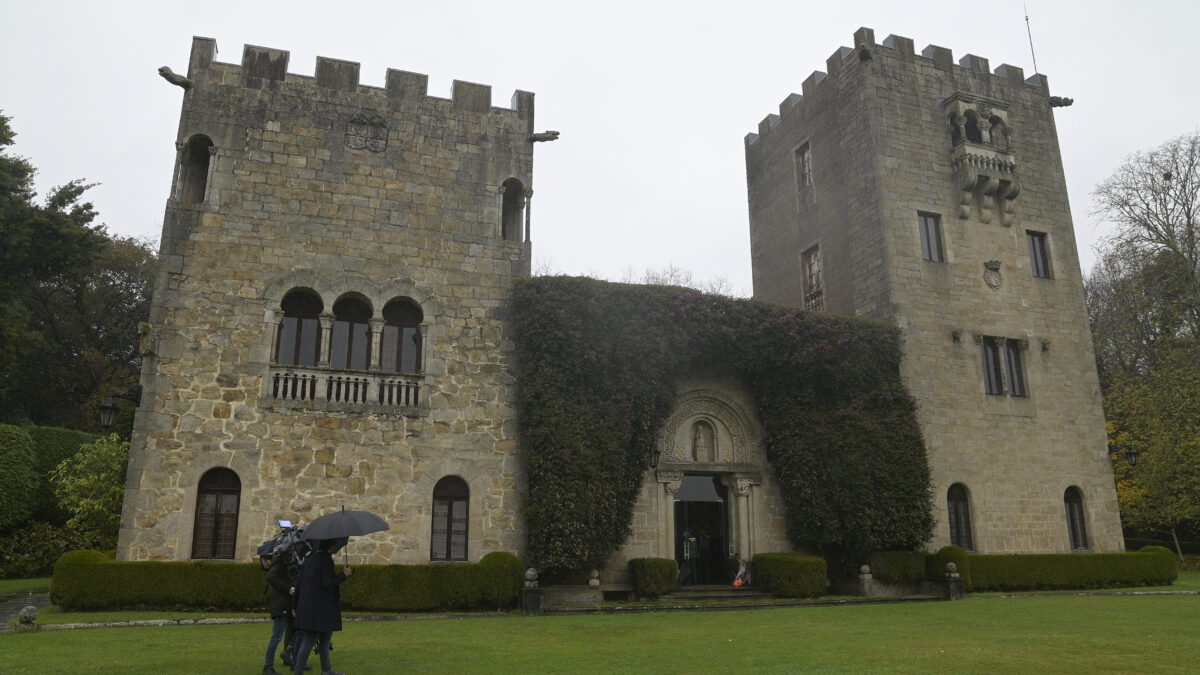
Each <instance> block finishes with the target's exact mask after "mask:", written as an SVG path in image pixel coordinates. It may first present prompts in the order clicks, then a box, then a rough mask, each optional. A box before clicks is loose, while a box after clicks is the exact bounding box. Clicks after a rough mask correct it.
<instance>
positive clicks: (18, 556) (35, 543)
mask: <svg viewBox="0 0 1200 675" xmlns="http://www.w3.org/2000/svg"><path fill="white" fill-rule="evenodd" d="M95 544H96V542H95V541H94V540H93V539H92V538H90V537H88V536H86V535H84V534H83V533H81V532H79V531H78V530H76V529H74V528H71V527H59V526H55V525H50V524H49V523H29V524H27V525H25V526H24V527H22V528H20V529H17V530H14V531H13V532H11V533H10V534H8V535H6V536H3V537H0V579H15V578H26V577H43V576H47V575H48V574H50V572H51V571H53V570H54V562H55V561H56V560H58V558H59V556H61V555H62V554H63V552H64V551H73V550H76V549H84V548H89V547H91V546H94V545H95Z"/></svg>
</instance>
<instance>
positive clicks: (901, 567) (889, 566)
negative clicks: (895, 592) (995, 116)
mask: <svg viewBox="0 0 1200 675" xmlns="http://www.w3.org/2000/svg"><path fill="white" fill-rule="evenodd" d="M928 557H929V554H928V553H926V552H924V551H877V552H876V553H874V554H872V555H871V562H870V563H869V565H870V566H871V576H873V577H874V578H876V579H878V580H879V581H882V582H884V583H888V584H919V583H921V581H922V580H924V579H925V561H926V558H928Z"/></svg>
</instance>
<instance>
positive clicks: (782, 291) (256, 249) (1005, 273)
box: [118, 29, 1122, 582]
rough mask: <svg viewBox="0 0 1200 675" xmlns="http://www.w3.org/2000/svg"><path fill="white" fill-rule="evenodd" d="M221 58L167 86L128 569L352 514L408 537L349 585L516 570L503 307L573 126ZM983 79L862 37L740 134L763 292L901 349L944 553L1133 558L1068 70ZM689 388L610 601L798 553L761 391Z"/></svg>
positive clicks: (341, 72) (128, 514)
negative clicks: (684, 560) (384, 575)
mask: <svg viewBox="0 0 1200 675" xmlns="http://www.w3.org/2000/svg"><path fill="white" fill-rule="evenodd" d="M215 46H216V45H215V43H214V42H213V41H212V40H209V39H203V38H196V39H195V40H194V42H193V46H192V52H191V58H190V63H189V67H188V72H187V76H186V77H183V76H179V75H175V74H174V73H171V72H170V71H169V70H167V69H163V70H164V71H165V72H164V73H163V74H164V77H166V78H167V79H168V80H169V81H171V82H172V83H173V84H177V85H179V86H181V87H183V88H184V94H183V105H182V113H181V116H180V124H179V133H178V138H177V147H178V150H179V152H178V158H177V162H176V172H175V180H174V183H173V187H172V193H171V195H170V197H169V198H168V200H167V205H166V214H165V218H164V224H163V235H162V245H161V251H160V261H161V263H160V264H161V269H160V271H159V274H158V277H157V279H156V282H155V288H154V297H153V304H152V310H151V317H150V321H149V322H148V323H147V324H146V334H145V335H144V338H143V352H144V366H143V373H142V386H143V391H144V393H143V398H142V402H141V405H140V408H139V410H138V414H137V416H136V418H135V424H134V433H133V438H132V446H131V459H130V467H129V473H128V481H127V487H126V497H125V505H124V512H123V517H122V529H121V534H120V541H119V550H118V555H119V557H120V558H121V559H124V560H189V559H214V558H215V559H237V560H249V559H251V558H252V557H253V555H254V551H255V549H256V547H257V545H258V544H259V543H260V542H261V541H262V540H264V539H266V538H268V537H270V536H271V535H273V534H274V533H275V532H276V531H277V526H276V523H277V521H278V520H280V519H284V520H292V521H297V522H307V521H310V520H312V519H313V518H315V517H317V516H319V515H321V514H323V513H326V512H329V511H332V510H334V509H336V508H338V507H339V506H341V505H342V504H343V503H344V504H345V506H346V508H353V509H365V510H369V511H373V512H376V513H378V514H380V515H382V516H383V517H384V518H385V519H386V520H388V522H389V523H390V524H391V529H390V530H388V531H386V532H382V533H376V534H374V535H370V536H367V537H361V538H357V539H356V540H355V543H354V545H353V546H352V547H351V557H352V558H355V559H356V560H357V561H358V562H370V563H421V562H431V561H433V562H441V561H477V560H479V559H480V558H481V557H483V555H485V554H487V553H489V552H491V551H498V550H500V551H511V552H515V553H517V554H518V555H520V554H521V552H522V546H523V545H524V540H525V531H524V527H525V526H524V523H523V520H522V517H521V513H522V491H523V487H524V477H523V469H522V465H521V462H520V456H519V448H518V436H517V428H516V414H515V408H514V405H515V384H516V378H517V377H518V373H517V371H516V368H515V364H514V363H513V362H512V361H511V358H510V355H511V353H512V343H511V341H510V337H509V330H508V326H507V304H506V300H507V298H508V295H509V292H510V288H511V284H512V282H513V281H514V280H515V279H517V278H520V277H523V276H527V275H528V274H529V273H530V228H531V220H530V211H531V208H530V206H531V202H530V199H531V197H532V194H533V193H532V190H531V189H530V186H531V185H532V173H533V148H534V147H535V143H536V142H537V141H540V140H552V139H553V138H554V137H555V136H557V134H556V133H553V132H545V133H538V132H536V130H535V127H534V115H533V113H534V105H533V104H534V97H533V94H531V93H527V92H520V91H518V92H517V93H516V94H515V95H514V97H513V99H512V103H511V105H510V106H509V107H505V108H499V107H493V106H492V105H491V89H490V88H489V87H487V86H483V85H477V84H470V83H465V82H455V83H454V87H453V94H452V98H451V99H449V100H447V99H440V98H436V97H431V96H429V95H428V94H427V91H426V77H425V76H423V75H417V74H413V73H407V72H403V71H396V70H389V71H388V73H387V77H386V83H385V86H384V87H382V88H378V87H370V86H364V85H361V84H359V73H358V64H356V63H351V62H346V61H339V60H335V59H327V58H318V59H317V64H316V71H315V76H313V77H307V76H300V75H295V74H291V73H288V72H287V66H288V53H287V52H285V51H279V50H274V49H266V48H260V47H253V46H246V47H245V49H244V52H243V55H242V61H241V64H240V65H235V64H228V63H221V62H218V61H215V60H214V58H213V57H214V54H215ZM964 64H965V65H964V66H955V65H954V64H953V63H952V62H951V57H950V53H949V51H948V50H945V49H941V48H937V47H930V48H928V49H927V50H926V51H925V55H924V56H918V55H915V54H914V52H913V49H912V42H911V41H910V40H906V39H904V38H896V37H892V38H889V39H888V40H887V41H885V42H884V44H882V45H876V44H875V43H874V39H873V36H872V34H871V32H870V31H868V30H866V29H863V30H861V31H859V33H858V34H857V35H856V46H855V48H853V49H846V48H843V49H842V50H841V51H839V52H838V53H837V54H835V55H834V56H833V57H831V59H830V62H829V68H828V70H829V75H820V74H818V75H814V76H813V77H811V78H809V80H808V81H806V82H805V84H804V94H805V95H804V96H803V97H800V96H795V95H793V96H792V97H789V99H788V100H787V101H785V103H784V105H783V106H782V110H781V114H780V115H779V116H774V115H773V116H771V117H770V118H768V120H767V121H765V122H764V123H763V124H762V126H761V127H760V131H759V133H758V134H756V135H755V134H752V135H751V136H750V137H749V138H748V140H747V166H748V174H749V184H750V206H751V234H752V241H753V254H754V283H755V295H756V296H757V297H758V298H760V299H764V300H768V301H773V302H780V303H789V304H797V305H802V306H808V307H810V308H813V309H824V310H826V311H834V312H839V313H846V314H855V315H863V316H871V317H876V318H881V319H884V320H888V321H892V322H895V323H897V324H898V325H900V326H901V327H902V328H903V329H904V333H905V335H906V340H907V342H906V344H907V357H906V362H905V364H904V368H905V375H906V379H907V382H908V386H909V387H910V389H911V390H912V391H913V393H914V395H915V396H916V397H917V399H918V401H919V402H920V405H921V411H922V423H923V426H924V432H925V434H926V439H927V443H928V445H929V454H930V462H931V468H932V470H933V475H934V480H935V490H936V495H935V503H934V509H935V513H937V514H938V522H939V528H938V531H937V532H936V534H935V537H934V540H933V541H931V542H930V547H931V548H937V547H939V546H941V545H944V544H947V543H950V542H951V541H955V542H957V543H963V544H965V545H967V547H968V548H972V549H974V550H977V551H989V552H990V551H1067V550H1071V549H1074V548H1084V549H1090V550H1105V551H1110V550H1120V548H1121V546H1122V544H1121V538H1120V529H1119V523H1118V521H1117V513H1116V500H1115V493H1114V490H1113V486H1112V476H1111V470H1110V468H1109V467H1108V465H1107V462H1108V456H1107V453H1106V452H1105V449H1104V447H1105V446H1104V427H1103V416H1102V413H1101V410H1100V402H1099V394H1098V385H1097V382H1096V373H1095V366H1094V359H1093V357H1092V353H1091V343H1090V341H1089V339H1088V333H1087V328H1086V324H1085V321H1084V314H1083V312H1084V309H1083V296H1082V286H1081V275H1080V271H1079V265H1078V260H1077V257H1076V253H1075V244H1074V239H1073V233H1072V229H1071V220H1070V213H1069V210H1068V208H1067V203H1066V192H1065V185H1064V183H1063V176H1062V168H1061V164H1060V161H1059V155H1058V148H1057V140H1056V137H1055V132H1054V123H1053V119H1052V117H1051V112H1050V108H1049V105H1050V99H1049V97H1048V91H1047V88H1046V84H1045V80H1044V79H1043V78H1042V77H1041V76H1035V77H1034V78H1031V79H1030V80H1029V81H1028V82H1026V81H1025V80H1023V79H1022V75H1021V72H1020V70H1019V69H1014V68H1012V67H1011V66H1001V68H1000V69H998V70H997V72H996V74H994V75H993V74H990V73H988V71H987V62H986V61H985V60H983V59H980V58H978V57H974V56H968V57H966V58H965V59H964ZM1018 177H1019V180H1018ZM1022 184H1024V186H1025V187H1026V188H1027V189H1026V190H1025V192H1024V193H1023V194H1022V193H1021V191H1020V186H1021V185H1022ZM922 233H924V234H922ZM922 242H924V244H922ZM923 245H924V248H922V246H923ZM1027 246H1029V247H1033V248H1031V249H1029V250H1031V251H1034V253H1033V254H1030V253H1028V252H1024V251H1025V250H1026V249H1025V247H1027ZM922 251H924V252H925V257H923V256H922ZM1039 251H1040V253H1039ZM993 261H995V262H993ZM1039 265H1040V267H1039ZM989 359H990V360H989ZM985 364H989V365H986V367H985ZM679 392H680V398H679V401H678V403H677V404H676V409H675V411H674V413H673V414H672V415H671V416H670V417H669V419H668V421H667V423H666V424H665V425H664V428H663V429H662V430H660V436H659V438H660V441H659V450H660V452H661V460H660V461H659V462H658V465H657V467H656V468H654V469H648V470H647V473H646V480H645V482H644V484H643V488H642V492H641V495H640V497H639V501H638V504H637V506H636V508H635V512H634V521H633V527H632V529H633V533H632V535H631V536H630V538H629V540H628V541H627V542H626V544H625V545H624V546H623V547H622V548H621V549H620V550H619V551H618V552H617V553H616V554H615V555H614V556H613V559H612V561H611V564H610V565H609V569H608V570H606V571H605V573H604V574H605V577H604V579H605V581H606V582H612V581H621V580H622V578H623V575H624V574H625V567H626V566H625V565H624V564H623V563H624V562H625V561H626V560H628V559H630V558H635V557H644V556H660V557H678V555H679V550H678V549H679V548H680V546H679V544H678V542H679V540H680V535H681V534H682V533H683V532H684V531H686V530H691V531H692V532H693V533H703V535H704V539H703V541H704V546H705V547H707V551H708V553H709V556H710V558H711V557H716V556H713V554H714V553H718V554H719V556H725V555H741V556H743V557H745V556H749V555H753V554H754V553H760V552H770V551H780V550H789V549H790V547H791V545H790V543H789V541H788V537H787V534H786V523H785V520H784V509H783V504H782V497H781V493H780V489H779V486H778V484H777V482H776V481H775V479H774V477H773V476H772V473H771V468H770V464H769V462H768V460H767V458H766V455H765V453H764V451H763V448H762V443H761V435H762V434H761V428H760V425H759V422H758V420H757V416H756V413H755V410H756V405H755V402H754V400H753V398H752V397H751V396H750V395H749V394H748V393H746V391H745V389H744V388H743V387H742V386H740V384H739V383H737V382H734V381H727V380H708V379H704V378H702V377H700V376H697V377H696V378H694V379H692V380H690V381H687V382H682V383H680V385H679ZM1069 522H1070V523H1072V525H1070V526H1069V525H1068V523H1069ZM1085 530H1086V532H1085ZM718 567H719V566H718ZM718 567H713V568H711V569H702V570H697V575H698V576H701V577H703V579H702V580H708V581H719V580H721V575H722V574H724V572H723V571H722V570H721V569H719V568H718Z"/></svg>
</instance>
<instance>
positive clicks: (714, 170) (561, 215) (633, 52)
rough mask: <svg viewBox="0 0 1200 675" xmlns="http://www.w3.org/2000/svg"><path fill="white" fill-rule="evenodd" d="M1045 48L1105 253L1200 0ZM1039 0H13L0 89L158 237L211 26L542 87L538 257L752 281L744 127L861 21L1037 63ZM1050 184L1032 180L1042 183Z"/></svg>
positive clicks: (0, 101)
mask: <svg viewBox="0 0 1200 675" xmlns="http://www.w3.org/2000/svg"><path fill="white" fill-rule="evenodd" d="M1025 5H1026V6H1027V7H1028V11H1029V15H1030V20H1031V22H1032V31H1033V42H1034V47H1035V49H1036V53H1037V64H1038V70H1039V71H1040V72H1042V73H1045V74H1046V75H1047V77H1048V78H1049V82H1050V89H1051V92H1052V93H1054V94H1056V95H1060V96H1066V97H1071V98H1074V99H1075V104H1074V105H1073V106H1071V107H1069V108H1062V109H1059V110H1058V111H1057V112H1056V119H1057V124H1058V131H1059V139H1060V142H1061V145H1062V154H1063V162H1064V165H1065V169H1066V176H1067V182H1068V185H1069V189H1070V198H1071V205H1072V210H1073V212H1074V218H1075V229H1076V233H1077V236H1078V240H1079V249H1080V255H1081V257H1082V259H1083V265H1084V269H1085V270H1087V269H1090V267H1091V265H1092V262H1093V260H1094V254H1093V248H1094V246H1095V243H1096V241H1097V238H1098V236H1100V235H1101V234H1102V233H1103V232H1104V231H1105V229H1106V228H1105V227H1104V225H1103V224H1102V223H1098V222H1097V220H1096V218H1095V217H1093V216H1092V215H1091V214H1090V212H1091V210H1092V200H1091V194H1090V193H1091V191H1092V189H1093V188H1094V187H1095V185H1096V183H1098V182H1099V181H1100V180H1102V179H1103V178H1105V177H1106V176H1108V175H1109V174H1110V173H1111V172H1112V170H1113V169H1114V168H1115V167H1116V166H1117V165H1118V164H1119V163H1120V162H1121V161H1122V160H1123V159H1124V158H1125V157H1126V156H1127V155H1129V154H1130V153H1132V152H1135V151H1137V150H1143V149H1148V148H1151V147H1154V146H1156V145H1158V144H1160V143H1162V142H1163V141H1165V140H1167V139H1169V138H1172V137H1174V136H1178V135H1180V134H1184V133H1189V132H1192V131H1195V130H1197V128H1198V119H1200V118H1198V117H1197V114H1196V111H1197V110H1200V105H1198V104H1200V100H1198V99H1200V96H1198V93H1197V92H1198V88H1197V86H1196V81H1197V79H1198V78H1200V76H1198V75H1197V73H1200V51H1198V50H1196V49H1195V47H1194V46H1193V44H1192V42H1193V35H1194V32H1195V27H1196V26H1197V25H1200V3H1195V2H1183V1H1179V2H1168V1H1164V0H1144V1H1142V2H1137V3H1131V2H1114V1H1095V2H1087V3H1083V2H1079V1H1078V0H1073V1H1069V2H1057V1H1056V2H1047V1H1046V0H1028V1H1027V2H1026V3H1025ZM1024 16H1025V10H1024V9H1023V7H1022V3H1021V2H1009V1H1008V0H1000V1H999V2H992V3H987V4H979V3H968V2H961V1H959V2H945V1H941V2H921V1H913V0H909V1H906V2H896V1H895V0H887V1H879V0H859V1H858V2H820V3H817V2H802V1H796V0H793V1H791V2H754V1H747V2H741V3H728V2H722V3H716V2H706V1H693V2H654V1H652V0H644V2H628V1H625V0H613V1H608V2H604V3H589V4H587V5H580V6H578V7H576V6H574V4H573V3H561V2H554V3H551V2H522V1H506V2H454V1H452V0H443V1H440V2H428V3H414V2H386V3H371V2H360V3H331V2H320V3H317V2H301V1H293V2H270V3H266V2H262V3H259V2H250V1H248V0H243V1H240V2H225V1H221V0H209V1H206V2H190V1H189V2H168V1H166V0H158V1H157V2H96V1H90V2H83V1H80V2H63V1H56V0H37V1H28V0H27V1H24V2H17V1H14V0H0V110H3V111H4V114H5V115H8V116H10V117H12V118H13V121H12V124H13V127H14V129H15V130H16V131H17V134H18V136H17V142H16V145H15V152H16V153H17V154H19V155H22V156H25V157H27V158H29V159H30V160H31V161H32V162H33V163H34V165H35V166H37V167H38V168H39V176H38V189H39V192H40V193H43V194H44V192H45V190H47V189H48V188H49V187H51V186H54V185H59V184H62V183H64V182H66V181H68V180H71V179H73V178H85V179H87V180H89V181H93V182H99V183H101V185H100V186H98V187H96V188H93V189H92V191H90V192H89V196H90V199H92V201H94V202H95V204H96V207H97V208H98V209H99V212H100V215H101V219H102V220H103V221H104V222H106V223H107V224H108V228H109V230H110V231H111V232H115V233H118V234H122V235H133V236H140V237H146V238H150V239H153V240H157V238H158V235H159V231H160V228H161V223H162V214H163V206H164V204H165V202H166V198H167V194H168V189H169V186H170V179H171V171H172V166H173V161H174V154H175V147H174V142H175V133H176V125H177V121H178V115H179V105H180V99H181V97H182V90H180V89H178V88H176V87H173V86H171V85H169V84H167V83H166V82H165V81H164V80H162V79H161V78H159V76H158V75H157V73H156V72H155V71H156V69H157V68H158V67H159V66H162V65H166V66H170V67H171V68H172V69H173V70H175V71H176V72H179V73H184V72H186V70H187V59H188V53H189V49H190V46H191V37H192V36H193V35H201V36H205V37H211V38H214V39H215V40H216V41H217V46H218V50H219V52H218V55H217V59H218V60H220V61H224V62H231V63H239V62H240V60H241V53H242V45H243V44H246V43H250V44H256V45H261V46H266V47H272V48H277V49H285V50H288V51H290V52H291V59H290V64H289V71H290V72H293V73H298V74H305V75H311V74H312V73H313V69H314V67H315V59H316V56H317V55H318V54H319V55H321V56H328V57H332V58H339V59H345V60H349V61H357V62H359V63H361V64H362V67H361V79H362V82H363V83H364V84H369V85H376V86H382V84H383V79H384V74H385V72H386V70H387V69H388V68H396V69H400V70H409V71H415V72H420V73H426V74H428V75H429V93H430V94H431V95H434V96H442V97H449V95H450V87H451V82H452V81H453V80H455V79H458V80H466V81H470V82H477V83H482V84H488V85H491V86H492V103H493V105H498V106H507V105H508V103H509V99H510V97H511V96H512V93H513V91H514V90H516V89H523V90H527V91H532V92H534V93H536V94H537V113H536V114H537V127H538V129H539V130H544V129H556V130H558V131H560V132H562V137H561V139H560V140H559V141H557V142H554V143H546V144H541V145H539V146H538V147H537V150H536V155H535V160H534V180H533V186H532V187H533V188H534V192H535V195H534V198H533V206H532V209H533V210H532V215H533V246H534V259H535V266H537V267H539V268H541V269H550V270H553V271H556V272H563V273H569V274H582V273H588V274H594V275H597V276H602V277H606V278H620V277H621V276H623V274H625V271H626V270H630V269H631V270H633V272H634V273H635V274H640V273H641V272H642V271H643V270H645V269H647V268H662V267H665V266H667V265H670V264H674V265H676V266H678V267H680V268H683V269H686V270H690V271H691V272H692V273H693V274H694V275H695V277H696V278H697V279H707V278H715V277H724V278H726V279H727V280H728V281H729V283H730V284H731V286H732V287H733V289H734V290H735V291H737V292H739V293H741V294H745V295H748V294H749V293H750V289H751V282H750V254H749V235H748V225H747V209H746V179H745V167H744V155H743V145H742V143H743V137H744V136H745V135H746V134H747V133H748V132H751V131H754V130H755V129H756V127H757V125H758V122H759V120H761V119H762V118H763V117H765V116H766V115H767V114H769V113H773V112H778V105H779V102H780V101H782V100H784V99H785V98H786V97H787V95H788V94H789V93H791V92H797V91H799V90H800V83H801V82H802V81H803V80H804V78H806V77H807V76H808V75H809V73H811V72H812V71H814V70H824V68H825V59H826V58H827V57H829V56H830V55H831V54H833V53H834V52H835V51H836V50H837V49H838V47H840V46H843V45H846V46H851V43H852V35H853V32H854V31H855V29H857V28H858V27H860V26H866V27H869V28H873V29H874V30H875V36H876V39H877V40H878V41H882V40H883V39H884V38H886V37H887V36H888V35H889V34H892V33H894V34H896V35H901V36H904V37H908V38H912V39H913V40H914V42H915V44H916V48H917V50H918V51H920V50H921V49H922V48H923V47H924V46H925V45H928V44H936V45H939V46H942V47H947V48H949V49H951V50H953V52H954V58H955V60H958V59H959V58H961V57H962V56H963V55H965V54H968V53H971V54H976V55H978V56H981V57H984V58H987V59H989V61H990V65H991V67H992V68H993V69H994V68H995V67H997V66H999V65H1001V64H1003V63H1009V64H1012V65H1014V66H1019V67H1021V68H1023V69H1024V70H1025V73H1026V75H1031V74H1033V73H1034V72H1035V69H1034V67H1033V63H1032V59H1031V58H1030V49H1029V39H1028V37H1027V35H1026V30H1025V20H1024ZM1032 187H1033V186H1027V188H1030V189H1032Z"/></svg>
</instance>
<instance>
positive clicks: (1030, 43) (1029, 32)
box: [1021, 3, 1038, 73]
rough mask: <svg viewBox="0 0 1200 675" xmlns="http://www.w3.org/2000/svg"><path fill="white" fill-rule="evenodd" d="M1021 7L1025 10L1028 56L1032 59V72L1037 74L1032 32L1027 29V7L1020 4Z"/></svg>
mask: <svg viewBox="0 0 1200 675" xmlns="http://www.w3.org/2000/svg"><path fill="white" fill-rule="evenodd" d="M1021 7H1022V8H1024V10H1025V33H1026V34H1027V35H1029V55H1030V56H1032V57H1033V72H1035V73H1036V72H1038V67H1037V54H1035V53H1034V51H1033V31H1031V30H1030V29H1029V6H1028V5H1026V4H1025V3H1021Z"/></svg>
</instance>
